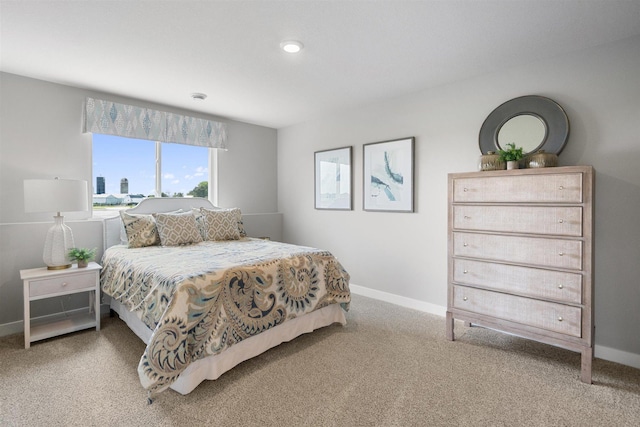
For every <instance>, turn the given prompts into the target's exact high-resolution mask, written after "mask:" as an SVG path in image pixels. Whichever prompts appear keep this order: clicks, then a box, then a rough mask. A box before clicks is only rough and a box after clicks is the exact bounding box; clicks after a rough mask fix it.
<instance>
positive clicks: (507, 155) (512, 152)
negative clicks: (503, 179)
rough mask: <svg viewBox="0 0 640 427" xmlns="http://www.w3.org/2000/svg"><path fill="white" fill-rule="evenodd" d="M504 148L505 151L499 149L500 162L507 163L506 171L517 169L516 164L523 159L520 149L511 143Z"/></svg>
mask: <svg viewBox="0 0 640 427" xmlns="http://www.w3.org/2000/svg"><path fill="white" fill-rule="evenodd" d="M506 147H507V149H506V150H503V149H500V151H499V152H498V154H499V155H500V160H502V161H503V162H506V163H507V169H518V163H519V162H520V160H522V158H523V157H524V154H522V147H518V148H516V144H514V143H513V142H510V143H508V144H507V145H506Z"/></svg>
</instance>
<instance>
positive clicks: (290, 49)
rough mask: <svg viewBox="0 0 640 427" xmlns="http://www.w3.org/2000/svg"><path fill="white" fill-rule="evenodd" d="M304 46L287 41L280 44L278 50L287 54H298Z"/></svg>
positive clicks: (294, 41)
mask: <svg viewBox="0 0 640 427" xmlns="http://www.w3.org/2000/svg"><path fill="white" fill-rule="evenodd" d="M303 47H304V45H303V44H302V43H300V42H299V41H297V40H287V41H283V42H282V43H280V48H281V49H282V50H284V51H285V52H287V53H298V52H300V51H301V50H302V48H303Z"/></svg>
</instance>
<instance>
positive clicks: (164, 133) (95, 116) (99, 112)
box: [83, 98, 227, 150]
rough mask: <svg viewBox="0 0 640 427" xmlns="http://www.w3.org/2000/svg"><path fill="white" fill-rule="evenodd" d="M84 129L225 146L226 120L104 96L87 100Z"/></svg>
mask: <svg viewBox="0 0 640 427" xmlns="http://www.w3.org/2000/svg"><path fill="white" fill-rule="evenodd" d="M83 131H84V132H85V133H87V132H92V133H102V134H107V135H117V136H124V137H127V138H136V139H150V140H153V141H160V142H175V143H178V144H188V145H197V146H200V147H212V148H220V149H223V150H226V149H227V124H226V123H220V122H214V121H211V120H205V119H199V118H196V117H189V116H183V115H180V114H175V113H169V112H165V111H158V110H152V109H150V108H143V107H136V106H133V105H126V104H119V103H117V102H111V101H105V100H103V99H95V98H87V99H86V103H85V114H84V129H83Z"/></svg>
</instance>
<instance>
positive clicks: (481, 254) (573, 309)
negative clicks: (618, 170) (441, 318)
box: [446, 166, 594, 383]
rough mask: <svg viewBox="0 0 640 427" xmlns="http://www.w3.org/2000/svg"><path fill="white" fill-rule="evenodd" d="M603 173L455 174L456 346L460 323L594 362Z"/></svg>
mask: <svg viewBox="0 0 640 427" xmlns="http://www.w3.org/2000/svg"><path fill="white" fill-rule="evenodd" d="M593 175H594V174H593V168H592V167H591V166H569V167H558V168H541V169H522V170H515V171H491V172H472V173H458V174H449V179H448V184H449V209H448V213H449V263H448V264H449V265H448V266H449V275H448V282H449V283H448V300H447V328H446V333H447V338H448V339H450V340H453V339H454V319H459V320H463V321H465V322H467V323H469V324H475V325H479V326H485V327H489V328H492V329H496V330H499V331H503V332H507V333H512V334H515V335H519V336H522V337H525V338H529V339H533V340H537V341H540V342H544V343H547V344H551V345H555V346H559V347H562V348H566V349H569V350H573V351H578V352H580V353H581V354H582V358H581V365H582V368H581V375H580V379H581V380H582V381H583V382H586V383H591V364H592V360H593V335H594V325H593V238H592V236H593Z"/></svg>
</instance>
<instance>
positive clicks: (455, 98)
mask: <svg viewBox="0 0 640 427" xmlns="http://www.w3.org/2000/svg"><path fill="white" fill-rule="evenodd" d="M496 60H499V58H496ZM638 70H640V37H635V38H632V39H627V40H624V41H621V42H617V43H614V44H610V45H607V46H603V47H600V48H593V49H589V50H586V51H582V52H579V53H576V54H573V55H569V56H563V57H560V58H554V59H552V60H545V61H542V62H536V63H532V64H529V65H527V66H524V67H519V68H516V69H505V70H503V71H501V72H499V73H494V74H490V75H485V76H481V77H477V78H474V79H469V80H465V81H460V82H457V83H455V84H451V85H447V86H442V87H438V88H434V89H431V90H427V91H424V92H421V93H416V94H412V95H408V96H404V97H401V98H397V99H392V100H387V101H384V102H380V103H378V104H375V105H370V106H364V107H362V108H358V109H354V110H350V111H344V112H342V113H340V114H332V115H328V116H326V117H320V118H316V119H315V120H312V121H309V122H307V123H303V124H299V125H296V126H291V127H288V128H285V129H280V130H279V131H278V153H279V154H278V193H279V198H278V206H279V210H280V211H281V212H282V213H283V215H284V222H283V224H284V225H283V235H284V239H285V240H286V241H289V242H292V243H297V244H305V245H311V246H318V247H322V248H324V249H327V250H330V251H331V252H333V253H334V254H335V255H337V256H338V257H339V258H340V260H341V262H342V263H343V265H344V266H345V268H346V269H347V271H349V273H350V274H351V279H352V282H353V283H355V284H357V285H359V286H361V287H366V288H369V289H370V290H373V292H376V291H380V292H386V293H388V294H393V295H397V296H401V297H403V298H404V299H411V300H414V301H416V302H418V303H421V302H422V303H425V304H427V305H433V306H436V307H437V306H439V307H444V306H446V287H447V174H448V173H451V172H465V171H474V170H477V160H478V157H479V155H480V151H479V148H478V132H479V130H480V127H481V125H482V123H483V121H484V119H485V118H486V117H487V115H488V114H489V113H491V111H492V110H493V109H494V108H495V107H497V106H498V105H500V104H501V103H503V102H505V101H507V100H509V99H511V98H515V97H518V96H522V95H533V94H535V95H542V96H546V97H549V98H551V99H553V100H555V101H556V102H558V103H559V104H560V105H562V106H563V107H564V108H565V110H566V112H567V114H568V116H569V120H570V126H571V131H570V132H571V133H570V137H569V142H568V144H567V146H566V147H565V149H564V151H563V152H562V154H561V156H560V163H561V165H581V164H591V165H593V166H594V167H595V170H596V209H595V210H596V212H595V254H596V255H595V256H596V260H595V318H596V319H595V320H596V328H597V329H596V335H595V337H596V338H595V341H596V345H597V347H596V355H599V356H600V357H605V358H610V359H617V360H618V361H621V362H623V363H625V362H627V364H633V365H636V366H638V367H640V338H639V336H640V335H639V334H638V331H637V328H638V326H639V325H640V286H639V282H640V279H639V278H640V222H638V219H637V213H638V212H640V139H639V138H640V136H639V135H640V126H639V123H640V78H638V76H639V74H638ZM407 136H415V137H416V159H415V161H416V178H415V199H416V204H415V206H416V211H415V213H378V212H364V211H363V210H362V179H363V178H362V144H365V143H369V142H377V141H384V140H389V139H397V138H402V137H407ZM349 145H352V146H354V166H353V176H354V179H355V196H354V203H355V209H354V210H353V211H351V212H344V211H318V210H314V207H313V206H314V203H313V197H314V195H313V192H314V182H313V167H314V165H313V158H314V155H313V153H314V151H317V150H324V149H329V148H337V147H343V146H349ZM380 295H384V294H382V293H380ZM443 328H444V324H443ZM443 333H444V329H443Z"/></svg>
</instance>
